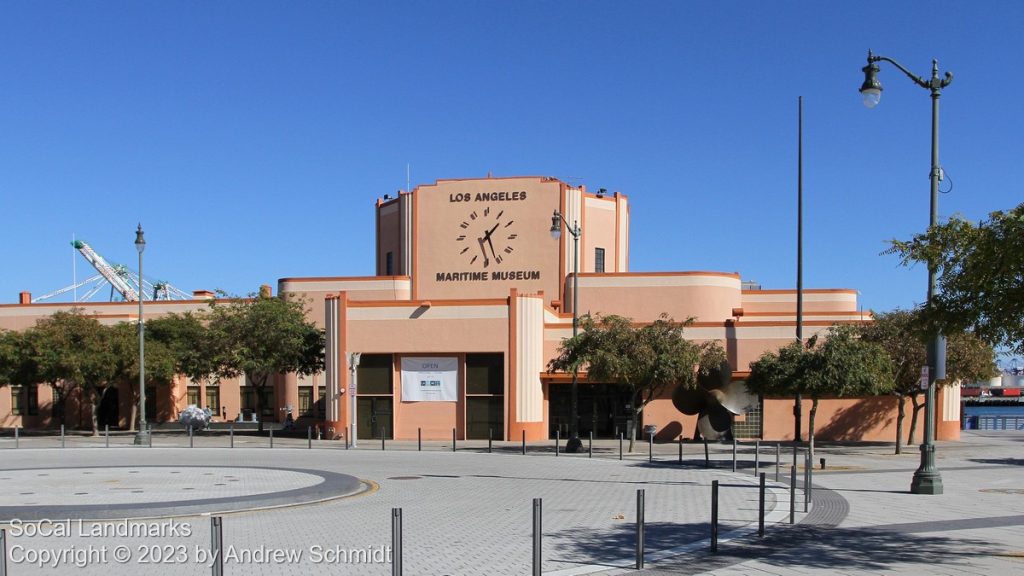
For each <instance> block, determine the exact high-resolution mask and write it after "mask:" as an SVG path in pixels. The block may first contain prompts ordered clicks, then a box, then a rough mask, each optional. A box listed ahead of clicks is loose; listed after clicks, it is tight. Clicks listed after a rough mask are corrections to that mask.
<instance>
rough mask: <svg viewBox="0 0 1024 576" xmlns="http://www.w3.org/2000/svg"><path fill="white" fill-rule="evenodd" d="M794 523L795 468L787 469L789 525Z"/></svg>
mask: <svg viewBox="0 0 1024 576" xmlns="http://www.w3.org/2000/svg"><path fill="white" fill-rule="evenodd" d="M794 522H796V466H790V468H789V523H790V524H793V523H794Z"/></svg>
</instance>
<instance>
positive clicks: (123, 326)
mask: <svg viewBox="0 0 1024 576" xmlns="http://www.w3.org/2000/svg"><path fill="white" fill-rule="evenodd" d="M151 322H154V320H150V321H147V322H146V333H145V338H146V374H145V377H146V386H147V387H148V386H151V385H165V386H166V385H169V384H170V383H171V382H172V381H173V380H174V376H175V374H176V373H177V371H176V364H175V359H174V356H173V355H172V351H171V350H170V349H169V348H168V346H166V345H165V344H164V343H163V342H161V341H160V340H158V339H155V338H153V337H152V335H151V334H150V333H149V326H150V323H151ZM103 339H104V347H105V351H106V354H107V358H108V362H109V363H108V365H107V367H108V371H107V373H106V375H105V377H106V379H107V383H108V385H110V386H117V387H119V388H121V389H124V390H129V391H130V394H131V397H132V401H131V409H130V415H129V417H128V428H129V430H135V429H136V424H137V422H138V419H139V418H138V417H139V328H138V324H137V323H130V322H121V323H118V324H115V325H113V326H105V327H103Z"/></svg>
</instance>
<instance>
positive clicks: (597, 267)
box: [594, 248, 604, 274]
mask: <svg viewBox="0 0 1024 576" xmlns="http://www.w3.org/2000/svg"><path fill="white" fill-rule="evenodd" d="M594 272H597V273H598V274H603V273H604V248H594Z"/></svg>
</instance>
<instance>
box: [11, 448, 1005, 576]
mask: <svg viewBox="0 0 1024 576" xmlns="http://www.w3.org/2000/svg"><path fill="white" fill-rule="evenodd" d="M131 442H132V437H131V436H116V437H111V438H110V441H109V444H110V447H109V448H108V447H107V441H106V440H105V439H104V438H103V437H102V436H101V437H99V438H94V437H82V436H68V437H67V438H66V439H65V444H64V445H65V447H64V448H63V449H62V448H61V443H60V440H59V439H58V438H54V437H30V438H24V437H23V438H20V439H19V440H18V443H17V448H15V440H14V438H12V437H10V436H7V437H3V438H0V450H2V452H0V453H2V456H3V463H4V464H3V467H2V471H0V486H2V487H3V490H2V492H0V494H2V496H0V518H2V519H3V520H4V522H5V525H4V528H5V529H6V548H7V566H6V568H7V574H10V575H12V576H20V575H22V574H42V573H46V574H140V573H143V571H144V570H146V571H149V572H150V573H157V574H210V573H211V567H210V562H211V558H210V549H211V515H212V516H219V517H220V518H222V522H223V551H224V573H225V574H259V575H263V574H368V575H369V574H381V575H383V574H391V571H392V566H391V563H390V554H391V544H392V519H391V516H392V509H393V508H401V509H402V565H403V573H404V574H416V575H419V574H424V575H443V574H451V575H462V574H483V575H490V574H495V575H499V574H508V575H521V574H530V573H531V561H532V514H533V499H534V498H540V499H542V503H543V504H542V510H543V540H542V557H543V570H544V573H545V574H549V575H551V574H557V575H566V576H567V575H570V574H607V575H611V574H704V573H708V574H722V575H725V574H737V575H739V574H807V573H815V574H818V573H831V574H958V575H959V574H1014V573H1018V574H1019V573H1022V572H1024V542H1022V541H1021V536H1020V535H1021V534H1022V533H1024V530H1022V528H1021V527H1022V526H1024V457H1022V456H1021V453H1022V448H1024V433H1022V432H1012V431H1010V432H998V433H995V432H971V431H968V432H965V433H964V438H963V440H962V441H960V442H946V443H940V444H939V447H938V463H939V468H940V470H941V472H942V478H943V483H944V487H945V492H944V494H942V495H938V496H921V495H912V494H909V492H908V489H909V486H910V481H911V477H912V474H913V471H914V469H915V468H916V467H917V464H918V460H919V456H918V453H917V451H916V449H914V448H910V449H908V450H907V451H906V453H904V454H903V455H899V456H897V455H893V454H892V447H891V446H889V445H872V446H836V445H826V446H822V447H819V448H818V450H817V454H816V461H815V464H816V467H818V468H820V463H819V462H818V461H817V459H818V458H824V459H825V469H824V470H821V469H818V470H815V473H814V476H813V484H814V489H813V491H812V494H813V502H812V504H811V505H810V507H809V511H808V512H807V513H804V500H803V498H804V496H803V493H802V490H797V492H796V502H797V505H796V515H795V518H794V519H795V524H793V525H790V524H789V497H790V492H789V485H788V478H787V476H788V473H787V472H788V467H789V466H790V464H791V463H792V452H791V451H790V450H791V449H790V448H789V447H788V446H784V447H783V448H782V467H781V468H782V474H781V478H780V480H782V481H781V482H779V483H776V482H775V481H774V480H775V446H774V445H763V446H761V453H760V456H759V457H758V461H759V464H760V471H762V472H765V473H766V476H767V480H768V483H767V484H768V486H767V490H766V530H765V532H766V534H765V536H764V537H763V538H759V537H758V534H757V521H758V492H759V491H758V480H757V477H756V476H755V474H754V454H753V445H752V444H751V445H747V444H742V445H741V446H740V449H739V462H738V465H737V470H736V471H735V472H733V470H732V455H731V450H732V448H731V446H730V445H714V446H712V447H711V461H712V462H711V464H712V466H711V467H710V468H706V467H705V462H704V454H703V447H702V446H700V445H696V444H685V445H684V447H683V460H682V462H681V463H680V461H679V458H678V446H677V445H674V444H669V445H657V446H655V448H654V454H653V462H651V461H650V456H649V455H648V452H647V445H646V444H638V445H637V448H636V451H635V452H634V453H632V454H626V456H625V458H624V459H623V460H621V461H620V460H619V459H618V443H617V442H599V443H596V444H595V446H594V456H593V458H589V457H588V455H587V453H586V452H584V453H583V454H572V455H567V454H561V455H560V456H557V457H556V456H555V453H554V445H553V443H547V444H539V443H538V444H531V445H529V446H528V451H527V455H525V456H523V455H522V454H521V446H520V445H519V444H504V443H503V444H501V445H500V446H499V445H497V444H495V446H494V452H493V453H488V452H487V445H486V443H482V444H481V443H465V444H464V443H462V442H460V443H459V444H458V445H457V450H456V451H455V452H453V451H452V446H451V444H450V443H443V442H426V443H424V445H423V448H422V451H418V450H417V445H416V443H415V442H413V443H392V442H388V443H387V446H386V450H383V451H382V450H381V444H380V442H379V441H376V442H374V441H363V442H361V443H360V446H359V448H358V449H353V450H345V449H344V446H343V445H342V444H339V443H337V442H330V443H328V442H317V441H313V442H312V448H308V446H309V445H310V444H308V443H307V440H306V439H305V438H301V439H297V438H290V439H289V438H275V439H274V447H273V448H272V449H271V448H270V446H269V439H268V438H267V437H265V436H263V437H259V436H241V435H238V436H236V437H235V439H234V442H235V445H234V448H229V447H228V442H229V438H228V436H227V435H226V434H219V433H218V434H215V435H202V434H200V435H197V436H196V437H195V438H194V439H193V442H192V443H193V445H194V447H192V448H190V447H189V439H188V437H187V436H183V435H181V434H180V433H175V434H170V433H160V432H158V433H157V434H156V435H155V439H154V442H153V447H152V448H148V447H134V446H131ZM585 444H586V443H585ZM801 464H802V461H801ZM802 478H803V476H802V470H801V473H800V475H799V480H798V483H797V484H798V486H799V487H800V488H801V489H802ZM715 480H717V481H718V482H719V490H720V492H719V494H720V501H719V541H718V552H717V553H715V554H712V553H711V551H710V541H709V537H710V532H711V529H710V523H709V521H710V513H711V512H710V508H711V504H710V501H711V484H712V482H713V481H715ZM637 490H643V491H644V498H645V569H644V570H641V571H636V570H635V567H634V562H635V532H636V525H635V521H636V509H637V506H636V502H637Z"/></svg>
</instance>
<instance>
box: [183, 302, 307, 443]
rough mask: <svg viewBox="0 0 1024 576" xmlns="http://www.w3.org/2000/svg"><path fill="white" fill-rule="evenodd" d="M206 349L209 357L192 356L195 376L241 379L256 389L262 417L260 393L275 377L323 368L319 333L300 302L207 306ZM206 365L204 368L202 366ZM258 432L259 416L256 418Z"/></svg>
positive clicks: (215, 304)
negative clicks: (238, 377)
mask: <svg viewBox="0 0 1024 576" xmlns="http://www.w3.org/2000/svg"><path fill="white" fill-rule="evenodd" d="M206 330H207V333H206V339H205V345H206V346H207V347H208V349H207V351H208V353H209V356H208V357H205V358H204V357H197V359H196V363H195V364H194V367H197V371H196V374H195V375H196V376H203V375H202V374H200V373H201V372H202V371H203V370H210V372H209V373H208V374H207V376H212V377H214V378H217V379H221V378H234V377H237V376H240V375H245V379H246V382H247V383H248V384H249V385H250V386H252V387H253V388H254V389H255V391H256V411H257V414H261V413H262V409H263V406H262V404H263V401H262V396H263V391H264V390H265V389H266V387H267V385H268V384H272V377H273V376H274V375H275V374H282V373H287V372H295V373H298V374H302V375H304V376H308V375H310V374H315V373H317V372H320V371H321V370H323V367H324V332H323V330H320V329H319V328H317V327H316V325H315V324H313V323H312V322H309V321H307V320H306V307H305V302H301V301H293V300H286V299H284V298H281V297H271V296H268V295H263V294H261V295H259V296H257V297H255V298H249V299H244V300H234V301H232V302H230V303H227V304H220V303H217V302H214V303H212V304H211V309H210V318H209V323H208V325H207V329H206ZM204 366H205V368H204ZM259 429H260V431H262V430H263V418H260V419H259Z"/></svg>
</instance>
